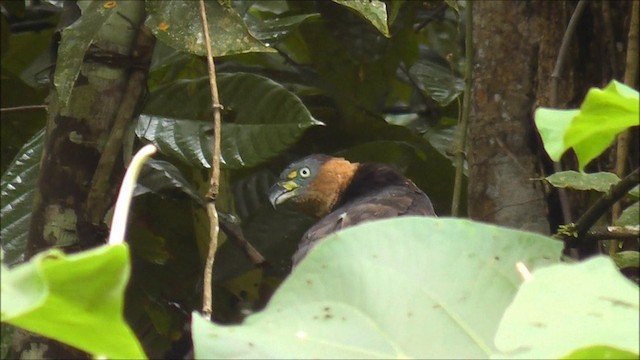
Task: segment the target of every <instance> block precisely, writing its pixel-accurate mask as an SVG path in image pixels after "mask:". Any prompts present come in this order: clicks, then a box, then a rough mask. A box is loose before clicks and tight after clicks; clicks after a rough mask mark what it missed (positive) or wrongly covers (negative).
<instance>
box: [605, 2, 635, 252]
mask: <svg viewBox="0 0 640 360" xmlns="http://www.w3.org/2000/svg"><path fill="white" fill-rule="evenodd" d="M638 7H639V6H638V1H634V2H633V3H632V8H631V23H630V24H629V36H628V38H627V59H626V66H625V70H624V83H625V84H627V85H629V86H630V87H632V88H635V87H636V77H637V76H638V31H639V29H638V28H639V27H640V25H639V24H638V23H639V22H640V21H639V19H638V17H639V15H638V12H640V9H639V8H638ZM630 138H631V134H630V132H629V130H626V131H623V132H622V133H620V134H619V135H618V141H617V144H616V165H615V169H614V171H615V173H616V175H618V177H620V178H621V177H623V176H624V173H625V170H626V169H625V165H626V161H627V156H628V154H629V142H630ZM620 213H622V205H621V204H620V203H619V202H616V203H615V204H613V208H612V209H611V218H612V221H613V222H615V221H616V220H617V219H618V217H620ZM618 247H619V242H618V240H614V241H612V242H611V244H609V255H613V254H615V253H616V252H618Z"/></svg>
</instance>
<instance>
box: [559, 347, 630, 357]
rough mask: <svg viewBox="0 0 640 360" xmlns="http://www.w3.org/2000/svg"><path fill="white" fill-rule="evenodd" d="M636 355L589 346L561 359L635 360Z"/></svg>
mask: <svg viewBox="0 0 640 360" xmlns="http://www.w3.org/2000/svg"><path fill="white" fill-rule="evenodd" d="M637 358H638V354H634V353H632V352H629V351H625V350H622V349H618V348H615V347H611V346H589V347H585V348H582V349H578V350H576V351H574V352H572V353H571V354H569V355H567V356H564V357H562V359H585V360H590V359H615V360H623V359H637Z"/></svg>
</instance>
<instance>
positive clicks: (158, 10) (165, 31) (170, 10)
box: [145, 1, 275, 57]
mask: <svg viewBox="0 0 640 360" xmlns="http://www.w3.org/2000/svg"><path fill="white" fill-rule="evenodd" d="M145 5H146V9H147V13H148V17H147V20H146V22H145V25H146V26H147V27H148V28H149V29H151V32H152V33H153V35H155V36H156V37H157V38H158V39H159V40H160V41H163V42H165V43H166V44H167V45H169V46H171V47H172V48H175V49H180V50H182V51H186V52H189V53H192V54H196V55H201V56H203V55H206V54H207V50H206V47H205V44H204V32H203V30H202V22H201V21H200V7H199V5H198V2H197V1H187V2H184V1H146V2H145ZM205 7H206V11H207V22H208V25H209V36H210V38H211V47H212V51H213V56H216V57H217V56H224V55H231V54H239V53H246V52H274V51H275V50H273V49H271V48H269V47H266V46H264V45H263V44H262V43H260V42H259V41H258V40H256V39H255V38H254V37H253V36H251V34H249V30H248V29H247V26H246V25H245V23H244V21H243V20H242V18H241V17H240V15H238V13H237V12H236V11H235V10H233V8H231V7H230V6H222V5H220V4H219V3H218V2H217V1H205Z"/></svg>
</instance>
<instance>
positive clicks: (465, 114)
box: [451, 2, 473, 216]
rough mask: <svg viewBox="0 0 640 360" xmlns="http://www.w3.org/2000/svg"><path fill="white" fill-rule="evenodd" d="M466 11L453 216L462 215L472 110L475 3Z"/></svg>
mask: <svg viewBox="0 0 640 360" xmlns="http://www.w3.org/2000/svg"><path fill="white" fill-rule="evenodd" d="M467 4H468V5H467V7H466V9H465V10H464V11H465V16H464V19H465V40H464V52H465V63H464V72H465V79H464V80H465V81H464V98H463V101H462V116H461V118H460V124H459V129H458V144H457V146H456V154H455V156H456V165H455V167H456V174H455V180H454V185H453V198H452V199H451V216H458V214H459V213H460V197H461V196H460V194H461V193H462V174H463V170H464V160H465V144H466V142H467V126H468V124H469V110H470V108H471V104H470V102H471V72H472V71H473V38H472V37H473V10H472V9H473V2H467Z"/></svg>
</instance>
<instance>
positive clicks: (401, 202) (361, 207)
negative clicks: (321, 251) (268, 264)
mask: <svg viewBox="0 0 640 360" xmlns="http://www.w3.org/2000/svg"><path fill="white" fill-rule="evenodd" d="M403 215H422V216H435V212H434V211H433V206H432V204H431V201H430V200H429V198H428V197H427V195H425V194H424V193H423V192H422V191H420V190H417V189H413V188H410V187H405V186H390V187H387V188H384V189H381V190H380V191H376V192H374V193H371V194H367V195H364V196H360V197H358V198H356V199H354V200H352V201H350V202H347V203H345V204H344V205H342V206H340V207H339V208H337V209H336V210H334V211H333V212H331V213H329V214H328V215H326V216H325V217H323V218H322V219H320V220H319V221H318V222H317V223H316V224H315V225H313V226H312V227H311V228H310V229H309V230H307V232H306V233H305V234H304V235H303V236H302V240H301V241H300V244H299V245H298V250H297V251H296V253H295V254H294V255H293V266H294V267H295V266H296V265H297V264H298V262H300V260H302V258H304V257H305V256H306V255H307V252H309V250H311V248H312V247H314V246H315V245H316V244H317V243H318V242H319V241H320V240H321V239H322V238H324V237H326V236H327V235H329V234H331V233H333V232H336V231H338V230H340V229H344V228H346V227H349V226H353V225H356V224H359V223H362V222H367V221H373V220H378V219H385V218H391V217H396V216H403Z"/></svg>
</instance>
